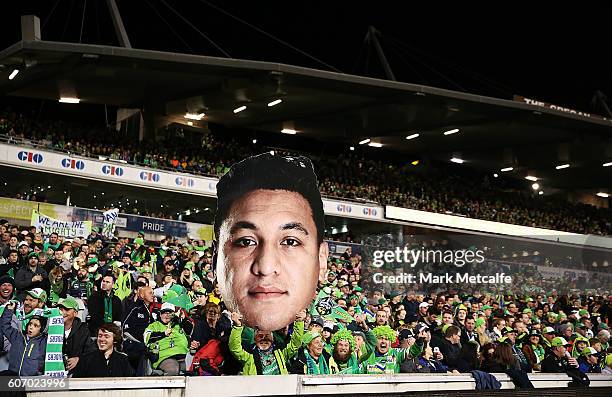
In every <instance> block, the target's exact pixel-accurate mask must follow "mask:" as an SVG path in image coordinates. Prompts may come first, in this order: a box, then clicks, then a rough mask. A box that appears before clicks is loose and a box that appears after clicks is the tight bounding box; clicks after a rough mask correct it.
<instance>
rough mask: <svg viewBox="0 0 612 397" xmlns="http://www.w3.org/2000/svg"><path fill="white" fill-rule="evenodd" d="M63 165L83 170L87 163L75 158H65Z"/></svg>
mask: <svg viewBox="0 0 612 397" xmlns="http://www.w3.org/2000/svg"><path fill="white" fill-rule="evenodd" d="M62 167H64V168H71V169H73V170H79V171H80V170H82V169H84V168H85V163H84V162H83V161H81V160H75V159H63V160H62Z"/></svg>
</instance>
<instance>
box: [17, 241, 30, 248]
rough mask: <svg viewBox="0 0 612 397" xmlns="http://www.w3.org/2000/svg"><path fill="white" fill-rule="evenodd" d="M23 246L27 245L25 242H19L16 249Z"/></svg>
mask: <svg viewBox="0 0 612 397" xmlns="http://www.w3.org/2000/svg"><path fill="white" fill-rule="evenodd" d="M23 245H28V242H27V241H20V242H19V244H17V247H21V246H23Z"/></svg>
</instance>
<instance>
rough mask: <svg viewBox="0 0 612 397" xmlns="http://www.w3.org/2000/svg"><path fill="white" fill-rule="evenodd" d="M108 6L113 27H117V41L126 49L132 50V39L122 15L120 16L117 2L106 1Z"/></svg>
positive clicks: (113, 0) (112, 0)
mask: <svg viewBox="0 0 612 397" xmlns="http://www.w3.org/2000/svg"><path fill="white" fill-rule="evenodd" d="M106 4H107V5H108V11H109V12H110V16H111V19H112V20H113V25H114V26H115V33H117V39H118V40H119V45H120V46H121V47H125V48H132V45H131V44H130V39H129V38H128V35H127V33H126V31H125V26H123V20H122V19H121V14H119V8H117V3H116V2H115V0H106Z"/></svg>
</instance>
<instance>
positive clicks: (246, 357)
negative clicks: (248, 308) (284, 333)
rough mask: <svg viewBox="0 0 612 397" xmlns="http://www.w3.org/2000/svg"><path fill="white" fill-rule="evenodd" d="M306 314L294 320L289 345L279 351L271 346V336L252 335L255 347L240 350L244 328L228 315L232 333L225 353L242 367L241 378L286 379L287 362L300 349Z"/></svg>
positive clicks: (272, 342) (263, 334)
mask: <svg viewBox="0 0 612 397" xmlns="http://www.w3.org/2000/svg"><path fill="white" fill-rule="evenodd" d="M305 318H306V310H302V311H300V312H299V313H298V314H297V315H296V316H295V322H294V323H293V333H292V334H291V340H290V341H289V344H288V345H287V346H286V347H285V348H283V349H280V348H278V347H277V346H276V345H275V344H274V337H273V335H272V332H268V331H261V330H256V331H255V346H254V347H253V349H252V350H251V351H246V350H245V349H244V348H243V347H242V331H243V330H244V327H243V325H242V321H241V318H240V315H239V314H238V313H232V322H233V324H234V325H233V327H232V332H231V334H230V339H229V350H230V352H231V353H232V355H233V356H234V357H235V358H236V360H238V361H240V363H241V364H242V374H243V375H286V374H288V373H289V371H288V370H287V361H289V359H290V358H291V357H293V356H294V355H295V354H296V353H297V352H298V349H299V348H300V347H301V346H302V337H303V336H304V319H305Z"/></svg>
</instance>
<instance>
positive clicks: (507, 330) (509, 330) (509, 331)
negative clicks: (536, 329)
mask: <svg viewBox="0 0 612 397" xmlns="http://www.w3.org/2000/svg"><path fill="white" fill-rule="evenodd" d="M516 333H517V332H516V330H515V329H514V328H510V327H505V328H504V329H502V331H501V334H502V335H507V334H516Z"/></svg>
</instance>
